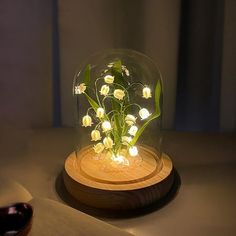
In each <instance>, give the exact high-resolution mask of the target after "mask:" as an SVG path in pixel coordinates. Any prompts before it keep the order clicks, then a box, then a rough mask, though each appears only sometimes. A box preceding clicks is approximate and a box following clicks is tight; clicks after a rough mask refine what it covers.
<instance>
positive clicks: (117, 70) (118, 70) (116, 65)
mask: <svg viewBox="0 0 236 236" xmlns="http://www.w3.org/2000/svg"><path fill="white" fill-rule="evenodd" d="M111 74H112V75H113V76H114V77H115V82H116V83H117V84H120V85H122V86H123V87H127V85H128V82H127V81H126V80H125V78H124V76H123V75H122V63H121V60H116V61H114V62H113V67H112V68H111Z"/></svg>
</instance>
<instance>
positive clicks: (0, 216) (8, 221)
mask: <svg viewBox="0 0 236 236" xmlns="http://www.w3.org/2000/svg"><path fill="white" fill-rule="evenodd" d="M32 218H33V208H32V206H31V205H30V204H28V203H15V204H14V205H10V206H6V207H2V208H0V235H3V236H10V235H11V236H13V235H17V236H24V235H27V234H28V232H29V231H30V229H31V224H32Z"/></svg>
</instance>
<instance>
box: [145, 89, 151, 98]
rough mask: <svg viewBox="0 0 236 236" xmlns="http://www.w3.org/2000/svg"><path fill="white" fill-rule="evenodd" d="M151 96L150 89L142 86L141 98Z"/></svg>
mask: <svg viewBox="0 0 236 236" xmlns="http://www.w3.org/2000/svg"><path fill="white" fill-rule="evenodd" d="M151 97H152V93H151V89H150V88H148V87H144V88H143V98H146V99H148V98H151Z"/></svg>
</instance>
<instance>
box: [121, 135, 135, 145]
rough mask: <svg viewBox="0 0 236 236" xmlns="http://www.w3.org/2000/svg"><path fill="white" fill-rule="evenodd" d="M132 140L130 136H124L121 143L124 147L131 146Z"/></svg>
mask: <svg viewBox="0 0 236 236" xmlns="http://www.w3.org/2000/svg"><path fill="white" fill-rule="evenodd" d="M131 140H132V138H131V137H128V136H122V137H121V141H122V144H123V145H127V146H128V145H129V143H130V142H131Z"/></svg>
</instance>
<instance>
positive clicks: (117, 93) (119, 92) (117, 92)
mask: <svg viewBox="0 0 236 236" xmlns="http://www.w3.org/2000/svg"><path fill="white" fill-rule="evenodd" d="M113 95H114V97H115V98H117V99H119V100H123V98H124V96H125V92H124V91H123V90H121V89H115V91H114V93H113Z"/></svg>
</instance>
